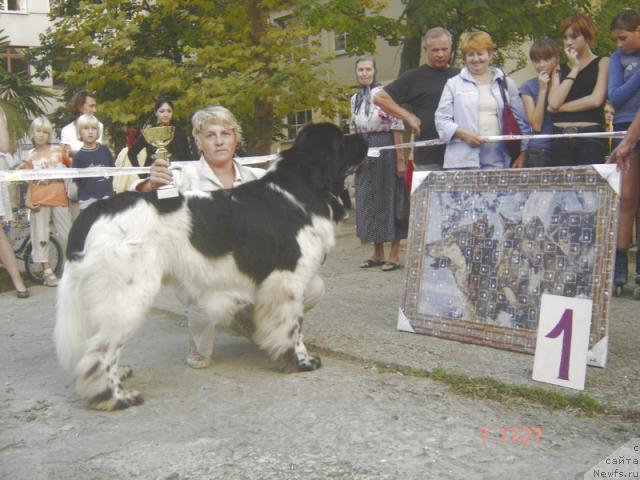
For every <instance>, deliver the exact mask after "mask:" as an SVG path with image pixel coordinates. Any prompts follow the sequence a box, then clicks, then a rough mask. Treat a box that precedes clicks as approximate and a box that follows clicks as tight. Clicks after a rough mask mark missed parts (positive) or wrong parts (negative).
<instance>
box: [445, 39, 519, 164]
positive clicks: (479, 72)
mask: <svg viewBox="0 0 640 480" xmlns="http://www.w3.org/2000/svg"><path fill="white" fill-rule="evenodd" d="M460 48H461V50H462V54H463V55H464V58H465V64H466V66H465V67H464V68H463V69H462V71H461V72H460V74H458V75H456V76H455V77H452V78H450V79H449V80H448V81H447V84H446V85H445V87H444V91H443V92H442V96H441V97H440V103H439V104H438V109H437V111H436V116H435V121H436V128H437V130H438V135H440V138H441V139H442V140H445V141H446V142H447V149H446V151H445V156H444V168H506V167H509V166H510V165H511V158H510V156H509V153H508V152H507V151H506V149H505V148H504V143H503V142H486V141H485V139H484V137H487V136H490V135H500V134H501V132H502V112H503V109H504V102H503V101H502V95H501V94H500V85H499V82H504V81H505V80H506V83H504V85H505V93H506V96H507V101H508V103H509V106H510V107H511V109H512V111H513V113H514V115H515V117H516V119H517V121H518V124H519V125H520V130H521V131H522V133H523V134H529V133H530V132H531V129H530V127H529V124H528V122H527V120H526V114H525V112H524V106H523V104H522V100H521V99H520V96H519V94H518V88H517V86H516V84H515V83H514V81H513V80H511V79H510V78H507V77H506V76H505V74H504V73H503V72H502V71H501V70H499V69H497V68H495V67H491V66H490V65H491V61H492V60H493V51H494V49H495V45H494V43H493V40H492V39H491V36H489V34H488V33H486V32H469V33H465V34H464V35H462V38H461V39H460ZM526 145H527V143H526V142H522V151H521V152H520V155H519V156H518V158H517V159H516V160H515V162H513V166H514V167H522V166H524V152H525V150H526Z"/></svg>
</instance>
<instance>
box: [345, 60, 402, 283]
mask: <svg viewBox="0 0 640 480" xmlns="http://www.w3.org/2000/svg"><path fill="white" fill-rule="evenodd" d="M375 68H376V66H375V62H374V60H373V57H371V56H369V55H367V56H364V57H360V58H359V59H358V60H357V61H356V77H357V78H358V83H359V84H360V88H359V90H358V93H357V94H355V95H354V96H353V97H351V119H350V121H349V124H350V125H349V126H350V129H351V131H353V132H357V133H361V134H363V135H365V136H366V137H367V140H368V141H369V146H370V147H381V146H386V145H395V144H398V143H402V130H403V128H404V125H403V123H402V120H400V119H398V118H395V117H392V116H391V115H389V114H387V113H386V112H385V111H384V110H382V109H381V108H380V107H378V106H376V105H374V104H373V102H372V99H373V97H374V95H375V93H376V91H377V90H378V89H380V88H382V86H381V85H380V84H379V83H377V82H376V81H375ZM380 153H381V155H380V156H379V157H368V158H367V161H366V162H365V163H364V164H363V165H362V166H361V167H360V169H359V170H358V172H357V173H356V195H355V196H356V231H357V234H358V238H359V239H360V241H361V242H362V243H373V255H372V256H371V257H370V258H368V259H367V260H365V261H363V262H362V263H361V264H360V268H371V267H378V266H381V267H382V270H383V271H385V272H387V271H391V270H395V269H397V268H398V267H399V266H400V240H401V239H403V238H407V225H406V224H399V223H398V222H397V221H396V215H395V213H396V203H397V202H399V201H402V199H401V198H399V194H400V193H401V194H403V195H406V190H404V180H402V179H403V177H404V173H405V164H404V157H403V154H402V150H397V151H396V150H382V151H381V152H380ZM399 183H401V184H402V185H401V188H402V191H400V192H399V187H400V185H399ZM385 242H391V248H390V250H389V256H388V257H386V258H385V254H384V244H385Z"/></svg>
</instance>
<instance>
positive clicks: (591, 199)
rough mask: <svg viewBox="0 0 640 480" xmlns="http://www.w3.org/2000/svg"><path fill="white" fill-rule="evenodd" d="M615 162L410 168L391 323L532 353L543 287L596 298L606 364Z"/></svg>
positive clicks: (598, 353) (595, 356) (597, 348)
mask: <svg viewBox="0 0 640 480" xmlns="http://www.w3.org/2000/svg"><path fill="white" fill-rule="evenodd" d="M619 184H620V175H619V173H618V172H617V171H616V168H615V165H594V166H585V167H572V168H539V169H511V170H451V171H434V172H414V179H413V185H414V188H413V192H412V197H411V218H410V230H409V238H408V240H407V253H406V261H405V279H404V289H403V295H402V299H401V305H400V312H399V318H398V329H399V330H404V331H410V332H415V333H421V334H426V335H433V336H437V337H442V338H448V339H452V340H458V341H462V342H468V343H474V344H479V345H486V346H490V347H496V348H503V349H508V350H513V351H518V352H526V353H534V350H535V345H536V330H537V326H538V317H539V311H540V297H541V295H542V294H543V293H550V294H553V295H559V296H566V297H571V298H587V299H590V300H591V301H592V305H593V308H592V319H591V333H590V338H589V355H588V363H589V364H590V365H595V366H600V367H604V366H605V365H606V357H607V333H608V316H609V315H608V314H609V299H610V297H611V294H612V276H613V262H614V257H615V241H616V231H617V225H618V193H619Z"/></svg>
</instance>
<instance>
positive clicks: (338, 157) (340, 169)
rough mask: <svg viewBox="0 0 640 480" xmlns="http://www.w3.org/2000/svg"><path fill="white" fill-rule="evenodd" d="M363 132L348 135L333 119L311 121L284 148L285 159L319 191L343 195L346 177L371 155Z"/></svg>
mask: <svg viewBox="0 0 640 480" xmlns="http://www.w3.org/2000/svg"><path fill="white" fill-rule="evenodd" d="M367 150H368V144H367V140H366V139H365V138H364V137H363V136H362V135H345V134H343V133H342V131H341V130H340V129H339V128H338V127H337V126H335V125H333V124H332V123H315V124H309V125H306V126H305V127H303V128H302V130H300V133H298V136H297V137H296V139H295V142H294V144H293V146H292V147H291V148H290V149H289V150H286V151H284V152H282V160H281V162H285V164H287V165H288V167H293V168H295V169H296V170H297V172H298V174H299V175H300V177H302V178H303V179H305V180H307V181H308V182H309V183H310V184H311V186H312V188H313V189H314V190H316V191H318V192H326V193H331V194H333V195H339V194H340V193H342V191H343V190H344V179H345V178H346V177H347V175H349V174H351V173H353V172H355V171H356V169H357V168H358V166H360V164H361V163H362V162H363V161H364V160H365V159H366V157H367Z"/></svg>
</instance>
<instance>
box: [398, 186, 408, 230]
mask: <svg viewBox="0 0 640 480" xmlns="http://www.w3.org/2000/svg"><path fill="white" fill-rule="evenodd" d="M410 210H411V208H410V204H409V194H408V193H407V187H406V186H405V183H404V178H401V177H397V176H396V204H395V223H396V225H397V226H398V227H400V228H404V229H406V228H408V226H409V213H410Z"/></svg>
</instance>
